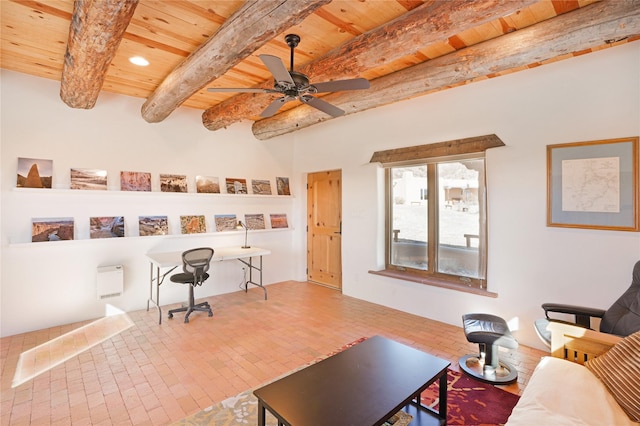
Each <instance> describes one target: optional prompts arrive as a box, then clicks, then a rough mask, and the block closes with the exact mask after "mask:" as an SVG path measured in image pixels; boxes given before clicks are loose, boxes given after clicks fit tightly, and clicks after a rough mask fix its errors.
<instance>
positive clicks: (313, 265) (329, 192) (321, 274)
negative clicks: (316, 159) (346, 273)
mask: <svg viewBox="0 0 640 426" xmlns="http://www.w3.org/2000/svg"><path fill="white" fill-rule="evenodd" d="M341 181H342V171H340V170H332V171H329V172H318V173H311V174H309V175H308V177H307V280H309V281H313V282H316V283H319V284H323V285H326V286H329V287H333V288H336V289H341V288H342V185H341Z"/></svg>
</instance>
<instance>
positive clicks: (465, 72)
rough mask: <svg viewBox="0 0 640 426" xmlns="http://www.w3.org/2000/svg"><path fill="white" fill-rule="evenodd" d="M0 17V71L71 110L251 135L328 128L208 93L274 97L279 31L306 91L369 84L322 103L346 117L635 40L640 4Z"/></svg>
mask: <svg viewBox="0 0 640 426" xmlns="http://www.w3.org/2000/svg"><path fill="white" fill-rule="evenodd" d="M0 13H1V25H2V28H1V30H2V31H1V37H2V45H1V51H0V55H1V67H2V68H4V69H8V70H13V71H18V72H22V73H26V74H30V75H34V76H38V77H43V78H48V79H54V80H57V81H60V82H61V91H60V96H61V102H62V101H64V102H65V103H67V104H68V105H69V106H71V107H73V108H92V107H93V106H94V105H95V103H96V102H100V99H99V94H100V92H101V91H107V92H112V93H118V94H123V95H127V96H133V97H138V98H142V99H145V100H146V101H145V103H144V106H143V107H142V110H141V119H144V120H146V121H148V122H150V123H153V122H158V121H162V120H164V119H166V118H167V117H168V116H170V114H171V112H172V111H174V110H175V109H176V108H177V107H179V106H186V107H189V108H196V109H199V110H201V111H203V115H202V117H203V125H204V126H205V127H206V128H208V129H209V130H212V131H214V130H218V129H220V128H224V127H226V126H228V125H231V124H233V123H235V122H237V121H240V120H245V119H248V120H253V121H255V122H254V124H253V133H254V135H255V136H256V137H257V138H259V139H269V138H272V137H275V136H278V135H282V134H286V133H289V132H292V131H295V130H298V129H301V128H304V127H308V126H311V125H313V124H316V123H319V122H321V121H326V120H330V119H332V117H331V116H329V115H327V114H325V113H323V112H322V111H319V110H316V109H314V108H312V107H310V106H309V105H304V104H302V103H300V102H299V101H297V100H296V101H293V102H288V103H286V104H284V105H283V107H282V108H281V109H280V110H279V113H278V114H276V115H274V116H273V117H269V118H261V117H260V115H259V114H260V112H261V111H262V110H263V109H264V108H265V107H266V106H268V105H269V103H270V102H271V101H273V100H274V99H275V98H276V97H278V94H270V93H215V92H209V91H207V90H206V89H207V87H217V88H224V87H236V88H237V87H241V88H249V87H263V88H264V87H266V88H273V76H272V75H271V73H270V72H269V70H268V69H267V68H266V66H265V65H264V63H263V62H262V61H261V60H260V59H259V55H262V54H268V55H274V56H277V57H279V58H281V59H282V61H283V62H284V64H285V65H286V66H287V67H289V61H290V50H289V47H288V46H287V44H286V42H285V40H284V36H285V35H286V34H290V33H295V34H298V35H299V36H300V37H301V42H300V44H299V46H298V47H297V48H296V50H295V70H296V71H299V72H302V73H304V74H305V75H307V76H308V77H309V79H310V80H311V82H312V83H314V82H315V83H317V82H322V81H331V80H340V79H349V78H356V77H362V78H366V79H368V80H369V81H370V83H371V88H370V89H367V90H356V91H343V92H335V93H330V94H328V95H326V96H324V97H323V98H322V99H323V100H325V101H327V102H330V103H332V104H333V105H336V106H338V107H340V108H342V109H343V110H345V112H346V114H352V113H357V112H359V111H363V110H366V109H370V108H375V107H378V106H381V105H386V104H390V103H393V102H398V101H402V100H404V99H409V98H412V97H416V96H421V95H425V94H428V93H432V92H434V91H438V90H444V89H447V88H451V87H455V86H458V85H462V84H468V83H471V82H473V81H478V80H481V79H486V78H492V77H498V76H500V75H504V74H507V73H511V72H514V71H519V70H522V69H526V68H530V67H536V66H542V65H545V64H548V63H550V62H553V61H557V60H560V59H564V58H567V57H571V56H574V55H581V54H585V53H589V52H592V51H595V50H599V49H603V48H607V47H611V46H617V45H619V44H622V43H627V42H633V41H636V40H638V39H640V0H602V1H598V0H567V1H549V0H544V1H540V0H509V1H502V0H476V1H466V0H447V1H443V0H437V1H421V0H333V1H331V0H304V1H303V0H246V1H242V0H219V1H213V0H212V1H209V0H173V1H168V0H82V1H76V2H75V3H74V1H73V0H40V1H28V0H8V1H7V0H2V1H0ZM72 23H73V24H72ZM132 56H142V57H144V58H146V59H147V60H148V61H149V62H150V65H149V66H147V67H139V66H136V65H133V64H132V63H131V62H130V61H129V58H130V57H132ZM315 96H316V97H320V96H322V95H321V94H318V95H315Z"/></svg>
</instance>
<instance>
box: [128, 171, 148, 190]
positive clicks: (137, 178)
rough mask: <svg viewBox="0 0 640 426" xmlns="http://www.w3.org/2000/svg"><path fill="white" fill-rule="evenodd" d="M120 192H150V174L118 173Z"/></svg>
mask: <svg viewBox="0 0 640 426" xmlns="http://www.w3.org/2000/svg"><path fill="white" fill-rule="evenodd" d="M120 190H121V191H142V192H151V173H147V172H120Z"/></svg>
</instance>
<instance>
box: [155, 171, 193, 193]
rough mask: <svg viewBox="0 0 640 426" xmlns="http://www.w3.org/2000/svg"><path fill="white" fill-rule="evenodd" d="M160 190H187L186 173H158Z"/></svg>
mask: <svg viewBox="0 0 640 426" xmlns="http://www.w3.org/2000/svg"><path fill="white" fill-rule="evenodd" d="M160 191H162V192H188V191H187V176H186V175H171V174H163V173H161V174H160Z"/></svg>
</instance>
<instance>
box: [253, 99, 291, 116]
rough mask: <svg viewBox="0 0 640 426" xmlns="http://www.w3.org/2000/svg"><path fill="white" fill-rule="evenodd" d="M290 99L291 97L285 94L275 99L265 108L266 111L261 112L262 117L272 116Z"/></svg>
mask: <svg viewBox="0 0 640 426" xmlns="http://www.w3.org/2000/svg"><path fill="white" fill-rule="evenodd" d="M290 100H291V99H287V98H286V97H285V96H283V97H281V98H278V99H276V100H275V101H273V102H271V103H270V104H269V106H268V107H266V108H265V109H264V111H262V112H261V113H260V117H263V118H267V117H271V116H272V115H273V114H275V113H276V112H278V110H279V109H280V107H281V106H282V105H284V104H285V103H286V102H288V101H290Z"/></svg>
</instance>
